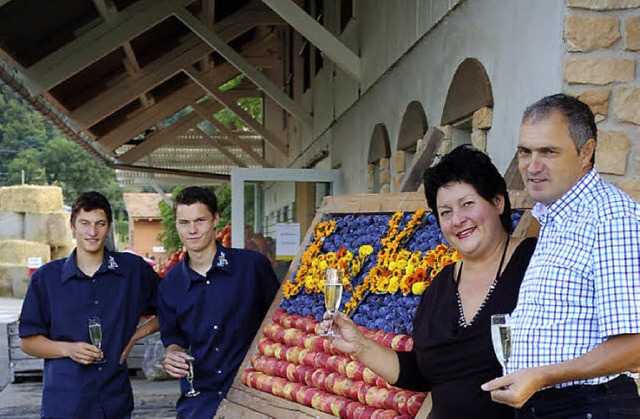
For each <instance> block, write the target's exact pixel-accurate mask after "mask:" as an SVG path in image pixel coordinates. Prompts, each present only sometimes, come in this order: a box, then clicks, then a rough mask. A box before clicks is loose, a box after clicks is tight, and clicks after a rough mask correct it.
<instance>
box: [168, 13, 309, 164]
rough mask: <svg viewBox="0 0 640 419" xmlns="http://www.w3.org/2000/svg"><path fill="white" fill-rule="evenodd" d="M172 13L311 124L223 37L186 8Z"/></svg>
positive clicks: (286, 97) (288, 108) (267, 92)
mask: <svg viewBox="0 0 640 419" xmlns="http://www.w3.org/2000/svg"><path fill="white" fill-rule="evenodd" d="M174 15H175V16H176V17H177V18H178V19H180V20H181V21H182V23H184V24H185V25H186V26H187V27H189V28H190V29H191V30H192V31H193V32H195V33H196V34H197V35H198V36H199V37H200V38H202V40H203V41H205V42H206V43H207V44H209V45H210V46H211V47H212V48H214V49H215V50H216V51H217V52H218V53H219V54H220V55H222V56H223V57H224V58H225V59H226V60H227V61H229V62H230V63H231V64H233V65H234V66H236V67H237V68H238V69H239V70H240V71H241V72H242V73H244V75H245V76H247V77H248V78H249V79H250V80H251V81H253V82H254V83H255V85H256V86H258V87H259V88H260V89H262V90H263V91H264V92H265V93H266V94H267V95H269V97H271V98H272V99H273V100H274V101H275V102H276V103H277V104H279V105H280V106H281V107H282V108H283V109H285V110H286V111H287V112H289V113H290V114H291V115H293V117H295V118H296V119H298V120H299V121H301V122H302V123H304V124H305V125H307V126H308V127H312V126H313V117H312V116H311V115H309V114H308V113H307V111H305V110H304V108H303V107H302V106H300V105H298V104H297V103H296V102H295V101H294V100H293V99H291V98H290V97H289V96H287V94H286V93H284V92H283V91H282V90H281V89H280V88H279V87H278V86H276V85H275V84H274V83H273V82H272V81H271V80H269V79H268V78H267V77H266V76H265V75H264V74H262V73H261V72H260V71H258V69H256V68H255V67H253V66H252V65H251V64H250V63H249V62H248V61H247V60H246V59H244V57H242V55H240V54H239V53H238V52H236V51H235V50H234V49H233V48H231V47H230V46H229V45H227V43H226V42H224V40H223V39H221V38H220V37H219V36H218V35H216V34H215V33H213V32H212V31H210V30H209V29H208V28H207V27H206V26H205V25H204V24H203V23H202V22H200V21H199V20H198V19H197V18H196V17H195V16H193V15H192V14H191V13H189V11H188V10H186V9H184V8H183V9H179V10H176V11H174ZM285 154H286V151H285Z"/></svg>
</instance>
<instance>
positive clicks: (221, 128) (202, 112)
mask: <svg viewBox="0 0 640 419" xmlns="http://www.w3.org/2000/svg"><path fill="white" fill-rule="evenodd" d="M193 109H194V110H195V111H196V112H197V113H198V114H199V115H200V116H201V117H202V118H204V119H205V120H206V121H208V122H209V123H211V125H213V126H214V127H216V128H217V129H218V131H220V132H221V133H222V134H223V135H225V136H226V137H227V138H228V139H229V141H231V142H232V143H233V144H235V145H237V146H238V147H240V148H241V149H242V151H244V152H245V153H247V154H248V155H249V157H251V158H252V159H253V160H255V161H256V162H257V163H258V164H259V165H261V166H262V167H273V165H272V164H271V163H269V162H268V161H266V160H265V159H263V158H262V157H261V156H260V155H258V154H257V153H256V152H255V151H253V149H252V148H251V146H249V145H247V144H245V142H244V141H242V140H241V139H240V138H239V137H238V135H237V134H236V133H235V132H233V131H232V130H230V129H229V128H227V127H225V126H224V125H223V124H222V123H221V122H220V121H218V120H217V119H215V118H214V117H213V116H212V114H213V112H210V111H209V110H207V109H205V108H204V107H203V106H202V105H198V104H194V105H193Z"/></svg>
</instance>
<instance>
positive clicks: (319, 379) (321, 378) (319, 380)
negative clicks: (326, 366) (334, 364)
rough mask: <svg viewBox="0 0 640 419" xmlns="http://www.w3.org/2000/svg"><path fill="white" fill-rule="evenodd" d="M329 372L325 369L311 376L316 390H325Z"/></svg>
mask: <svg viewBox="0 0 640 419" xmlns="http://www.w3.org/2000/svg"><path fill="white" fill-rule="evenodd" d="M327 375H328V374H327V372H326V370H323V369H321V368H320V369H317V370H315V371H314V372H313V374H311V383H312V384H313V386H314V387H315V388H319V389H324V382H325V380H326V379H327Z"/></svg>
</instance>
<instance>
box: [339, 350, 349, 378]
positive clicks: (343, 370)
mask: <svg viewBox="0 0 640 419" xmlns="http://www.w3.org/2000/svg"><path fill="white" fill-rule="evenodd" d="M337 356H338V357H339V359H340V361H339V362H338V372H339V373H340V374H341V375H347V364H349V362H351V359H350V358H347V357H346V356H344V355H337Z"/></svg>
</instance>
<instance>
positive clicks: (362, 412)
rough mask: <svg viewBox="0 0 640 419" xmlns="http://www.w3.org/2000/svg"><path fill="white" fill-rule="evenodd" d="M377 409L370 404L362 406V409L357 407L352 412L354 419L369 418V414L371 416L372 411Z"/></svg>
mask: <svg viewBox="0 0 640 419" xmlns="http://www.w3.org/2000/svg"><path fill="white" fill-rule="evenodd" d="M376 410H377V409H376V408H375V407H371V406H363V408H362V409H357V410H356V411H355V412H354V416H353V418H354V419H369V418H370V417H371V416H373V413H374V412H375V411H376Z"/></svg>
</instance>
